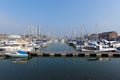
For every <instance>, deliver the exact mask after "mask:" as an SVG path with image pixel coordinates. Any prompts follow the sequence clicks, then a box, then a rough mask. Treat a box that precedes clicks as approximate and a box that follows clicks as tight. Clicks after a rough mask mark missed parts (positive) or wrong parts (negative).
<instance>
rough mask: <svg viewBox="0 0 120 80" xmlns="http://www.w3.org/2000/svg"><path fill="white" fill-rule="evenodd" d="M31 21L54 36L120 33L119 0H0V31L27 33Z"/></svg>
mask: <svg viewBox="0 0 120 80" xmlns="http://www.w3.org/2000/svg"><path fill="white" fill-rule="evenodd" d="M32 25H40V26H41V32H42V33H44V34H52V35H58V36H61V35H70V34H71V33H72V31H74V33H75V34H77V35H79V33H80V32H81V29H82V31H83V32H84V33H98V32H103V31H117V32H118V33H120V0H0V33H10V34H13V33H17V34H21V33H28V31H29V27H30V26H32ZM96 26H97V27H96ZM81 27H82V28H81ZM33 30H34V29H33Z"/></svg>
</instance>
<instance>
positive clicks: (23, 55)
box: [5, 53, 28, 57]
mask: <svg viewBox="0 0 120 80" xmlns="http://www.w3.org/2000/svg"><path fill="white" fill-rule="evenodd" d="M5 55H6V56H9V57H28V54H19V53H5Z"/></svg>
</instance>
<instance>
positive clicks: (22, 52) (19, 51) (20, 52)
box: [17, 50, 27, 54]
mask: <svg viewBox="0 0 120 80" xmlns="http://www.w3.org/2000/svg"><path fill="white" fill-rule="evenodd" d="M17 52H18V53H19V54H27V52H25V51H22V50H18V51H17Z"/></svg>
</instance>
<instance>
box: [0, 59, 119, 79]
mask: <svg viewBox="0 0 120 80" xmlns="http://www.w3.org/2000/svg"><path fill="white" fill-rule="evenodd" d="M0 80H120V58H99V59H97V58H83V57H77V58H74V57H33V58H31V59H29V60H27V59H25V58H23V59H21V58H10V59H2V58H1V59H0Z"/></svg>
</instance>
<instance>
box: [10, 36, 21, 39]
mask: <svg viewBox="0 0 120 80" xmlns="http://www.w3.org/2000/svg"><path fill="white" fill-rule="evenodd" d="M8 38H16V39H20V38H21V35H9V36H8Z"/></svg>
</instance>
